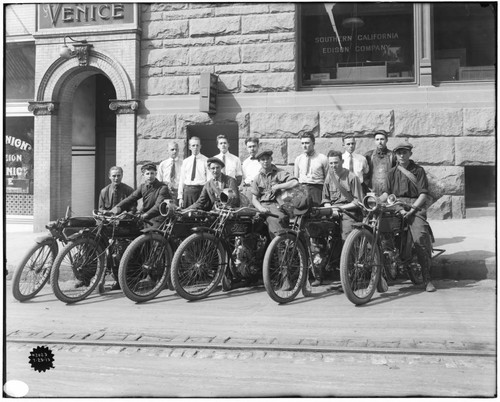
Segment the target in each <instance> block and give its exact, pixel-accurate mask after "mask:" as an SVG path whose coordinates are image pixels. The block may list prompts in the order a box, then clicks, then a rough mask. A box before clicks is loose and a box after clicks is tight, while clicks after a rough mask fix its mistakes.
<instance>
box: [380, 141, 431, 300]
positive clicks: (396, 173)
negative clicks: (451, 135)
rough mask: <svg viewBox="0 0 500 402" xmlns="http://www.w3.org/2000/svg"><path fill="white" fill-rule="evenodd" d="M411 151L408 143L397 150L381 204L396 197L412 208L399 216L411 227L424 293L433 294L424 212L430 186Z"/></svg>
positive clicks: (403, 211)
mask: <svg viewBox="0 0 500 402" xmlns="http://www.w3.org/2000/svg"><path fill="white" fill-rule="evenodd" d="M412 148H413V145H411V144H410V143H409V142H407V141H406V142H401V143H400V144H398V145H397V146H396V147H395V148H394V153H395V154H396V157H397V160H398V165H397V166H396V167H394V168H392V169H391V170H389V173H388V174H387V180H386V182H385V186H384V189H383V190H384V191H383V194H382V196H381V197H380V200H381V201H382V202H384V201H386V200H387V197H388V195H389V194H394V195H395V196H396V197H397V198H398V199H400V200H401V201H404V202H406V203H408V204H410V205H411V206H412V208H411V209H410V210H409V211H405V210H404V209H401V211H400V214H401V215H402V216H403V217H404V218H405V219H406V220H407V222H408V223H409V226H410V231H411V234H412V238H413V242H414V245H415V246H416V250H417V255H418V260H419V263H420V266H421V267H422V275H423V278H424V283H425V290H426V291H427V292H434V291H435V290H436V288H435V287H434V285H433V284H432V282H431V273H430V268H431V267H430V261H431V257H432V240H431V235H430V229H429V223H428V222H427V214H426V211H425V209H424V207H425V204H426V201H427V194H428V192H429V190H428V187H429V185H428V182H427V176H426V174H425V170H424V169H423V168H422V167H421V166H419V165H417V164H416V163H415V162H413V160H411V159H410V156H411V155H412V152H411V150H412ZM408 172H409V174H408Z"/></svg>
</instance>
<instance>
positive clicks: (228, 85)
mask: <svg viewBox="0 0 500 402" xmlns="http://www.w3.org/2000/svg"><path fill="white" fill-rule="evenodd" d="M240 88H241V76H240V75H239V74H222V75H219V92H220V93H230V92H240Z"/></svg>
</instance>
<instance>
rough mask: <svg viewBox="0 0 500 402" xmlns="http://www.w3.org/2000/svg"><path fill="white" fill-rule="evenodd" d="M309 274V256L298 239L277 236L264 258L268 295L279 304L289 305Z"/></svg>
mask: <svg viewBox="0 0 500 402" xmlns="http://www.w3.org/2000/svg"><path fill="white" fill-rule="evenodd" d="M306 274H307V254H306V251H305V249H304V246H303V245H302V243H301V242H300V241H298V239H297V237H296V236H294V235H292V234H289V233H286V234H282V235H278V236H276V237H275V238H274V239H273V240H272V241H271V243H270V244H269V247H268V248H267V250H266V254H265V256H264V266H263V277H264V286H265V287H266V291H267V294H268V295H269V297H271V299H273V300H274V301H275V302H277V303H288V302H290V301H292V300H294V299H295V297H296V296H297V295H298V294H299V292H300V291H301V289H302V285H303V283H304V281H305V279H306V276H307V275H306Z"/></svg>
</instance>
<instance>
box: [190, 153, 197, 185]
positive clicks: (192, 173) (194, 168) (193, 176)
mask: <svg viewBox="0 0 500 402" xmlns="http://www.w3.org/2000/svg"><path fill="white" fill-rule="evenodd" d="M195 177H196V156H195V157H194V160H193V170H192V171H191V181H193V180H194V178H195Z"/></svg>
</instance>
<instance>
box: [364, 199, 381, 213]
mask: <svg viewBox="0 0 500 402" xmlns="http://www.w3.org/2000/svg"><path fill="white" fill-rule="evenodd" d="M377 205H378V199H377V197H375V196H374V195H367V196H366V197H365V198H363V206H364V207H365V208H366V209H367V210H369V211H373V210H374V209H375V208H377Z"/></svg>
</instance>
